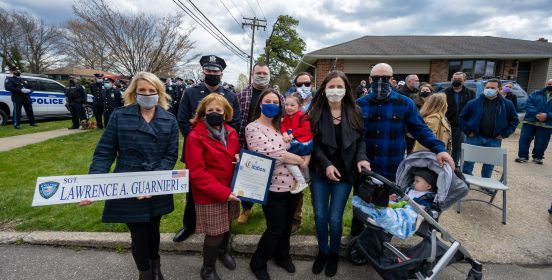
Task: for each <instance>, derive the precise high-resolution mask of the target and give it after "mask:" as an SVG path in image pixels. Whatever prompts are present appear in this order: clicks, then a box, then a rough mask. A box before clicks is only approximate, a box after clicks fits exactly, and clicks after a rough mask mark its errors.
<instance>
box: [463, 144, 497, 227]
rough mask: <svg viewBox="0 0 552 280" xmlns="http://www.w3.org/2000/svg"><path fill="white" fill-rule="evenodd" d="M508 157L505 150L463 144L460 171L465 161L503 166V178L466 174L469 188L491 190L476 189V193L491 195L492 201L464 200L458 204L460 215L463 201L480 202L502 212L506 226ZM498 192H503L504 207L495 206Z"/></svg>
mask: <svg viewBox="0 0 552 280" xmlns="http://www.w3.org/2000/svg"><path fill="white" fill-rule="evenodd" d="M506 156H507V152H506V149H503V148H490V147H480V146H474V145H469V144H466V143H462V156H461V159H460V170H462V166H463V165H464V162H465V161H471V162H478V163H482V164H492V165H495V166H502V176H501V177H500V180H496V179H493V178H483V177H480V176H473V175H468V174H464V177H465V178H466V182H467V183H468V185H469V186H472V185H474V186H478V187H481V188H485V189H487V190H491V191H492V193H489V192H486V191H483V190H479V189H474V190H475V191H478V192H481V193H483V194H486V195H489V196H490V197H491V199H490V200H489V201H486V200H481V199H475V198H472V199H464V200H461V201H458V202H457V203H456V212H457V213H460V203H461V202H462V201H480V202H484V203H487V204H489V205H491V206H493V207H495V208H498V209H500V210H502V224H506V191H507V190H508V186H507V180H506V178H507V168H506V167H507V166H506V162H507V161H506ZM470 190H471V187H470ZM498 191H502V207H499V206H497V205H495V204H493V200H494V198H495V196H496V194H497V193H498Z"/></svg>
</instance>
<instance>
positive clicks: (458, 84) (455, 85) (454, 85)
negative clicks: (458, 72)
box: [452, 80, 462, 87]
mask: <svg viewBox="0 0 552 280" xmlns="http://www.w3.org/2000/svg"><path fill="white" fill-rule="evenodd" d="M461 85H462V82H461V81H458V80H454V81H452V86H453V87H459V86H461Z"/></svg>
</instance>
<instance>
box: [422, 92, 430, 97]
mask: <svg viewBox="0 0 552 280" xmlns="http://www.w3.org/2000/svg"><path fill="white" fill-rule="evenodd" d="M430 95H431V91H420V96H421V97H424V98H425V97H428V96H430Z"/></svg>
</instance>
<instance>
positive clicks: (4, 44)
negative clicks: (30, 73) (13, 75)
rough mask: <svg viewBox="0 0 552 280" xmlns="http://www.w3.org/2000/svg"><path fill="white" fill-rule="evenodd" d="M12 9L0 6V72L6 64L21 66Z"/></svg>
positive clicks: (18, 37) (15, 23) (17, 35)
mask: <svg viewBox="0 0 552 280" xmlns="http://www.w3.org/2000/svg"><path fill="white" fill-rule="evenodd" d="M13 13H14V11H7V10H4V9H2V8H0V14H1V15H2V16H1V17H0V57H2V65H1V67H2V68H1V69H0V72H4V69H5V68H6V66H18V67H19V68H22V65H21V64H22V62H21V55H20V53H19V49H18V47H17V46H18V45H19V43H18V42H19V40H20V39H21V36H20V35H19V34H20V32H18V31H17V29H18V26H17V22H16V20H15V18H14V17H13Z"/></svg>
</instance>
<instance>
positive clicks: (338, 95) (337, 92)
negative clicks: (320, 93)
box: [326, 88, 345, 103]
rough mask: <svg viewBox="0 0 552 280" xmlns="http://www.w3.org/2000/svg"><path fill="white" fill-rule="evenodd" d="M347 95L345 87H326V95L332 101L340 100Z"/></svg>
mask: <svg viewBox="0 0 552 280" xmlns="http://www.w3.org/2000/svg"><path fill="white" fill-rule="evenodd" d="M344 96H345V89H344V88H326V97H327V98H328V100H329V101H330V102H334V103H335V102H340V101H341V99H343V97H344Z"/></svg>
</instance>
